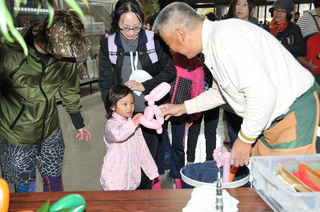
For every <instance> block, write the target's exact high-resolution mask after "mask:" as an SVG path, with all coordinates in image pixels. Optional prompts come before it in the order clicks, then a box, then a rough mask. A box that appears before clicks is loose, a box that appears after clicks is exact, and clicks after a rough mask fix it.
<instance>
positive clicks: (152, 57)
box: [145, 30, 158, 63]
mask: <svg viewBox="0 0 320 212" xmlns="http://www.w3.org/2000/svg"><path fill="white" fill-rule="evenodd" d="M145 32H146V35H147V38H148V42H147V44H146V46H147V53H148V54H149V57H150V60H151V62H152V63H156V62H157V61H158V55H157V52H156V48H155V45H154V40H153V37H154V32H152V31H149V30H145Z"/></svg>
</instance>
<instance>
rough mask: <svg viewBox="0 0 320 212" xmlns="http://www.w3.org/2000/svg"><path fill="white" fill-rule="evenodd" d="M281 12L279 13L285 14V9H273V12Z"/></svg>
mask: <svg viewBox="0 0 320 212" xmlns="http://www.w3.org/2000/svg"><path fill="white" fill-rule="evenodd" d="M276 12H277V13H281V14H285V13H287V11H286V10H279V9H273V13H276Z"/></svg>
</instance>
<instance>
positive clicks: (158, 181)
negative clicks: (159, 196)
mask: <svg viewBox="0 0 320 212" xmlns="http://www.w3.org/2000/svg"><path fill="white" fill-rule="evenodd" d="M152 189H161V176H158V177H157V178H155V179H154V180H153V186H152Z"/></svg>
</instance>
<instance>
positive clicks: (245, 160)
mask: <svg viewBox="0 0 320 212" xmlns="http://www.w3.org/2000/svg"><path fill="white" fill-rule="evenodd" d="M251 145H252V144H248V143H245V142H243V141H242V140H240V138H237V140H236V141H235V142H234V144H233V146H232V150H231V159H230V163H231V165H233V166H235V167H239V166H244V165H248V164H249V157H250V152H251Z"/></svg>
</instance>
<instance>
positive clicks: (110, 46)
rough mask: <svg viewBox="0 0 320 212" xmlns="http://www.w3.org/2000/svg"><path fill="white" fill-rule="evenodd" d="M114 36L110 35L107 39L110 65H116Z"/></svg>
mask: <svg viewBox="0 0 320 212" xmlns="http://www.w3.org/2000/svg"><path fill="white" fill-rule="evenodd" d="M115 35H116V34H112V35H110V36H109V37H108V50H109V58H110V61H111V63H112V64H116V62H117V46H116V44H115V43H114V39H115V37H116V36H115Z"/></svg>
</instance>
